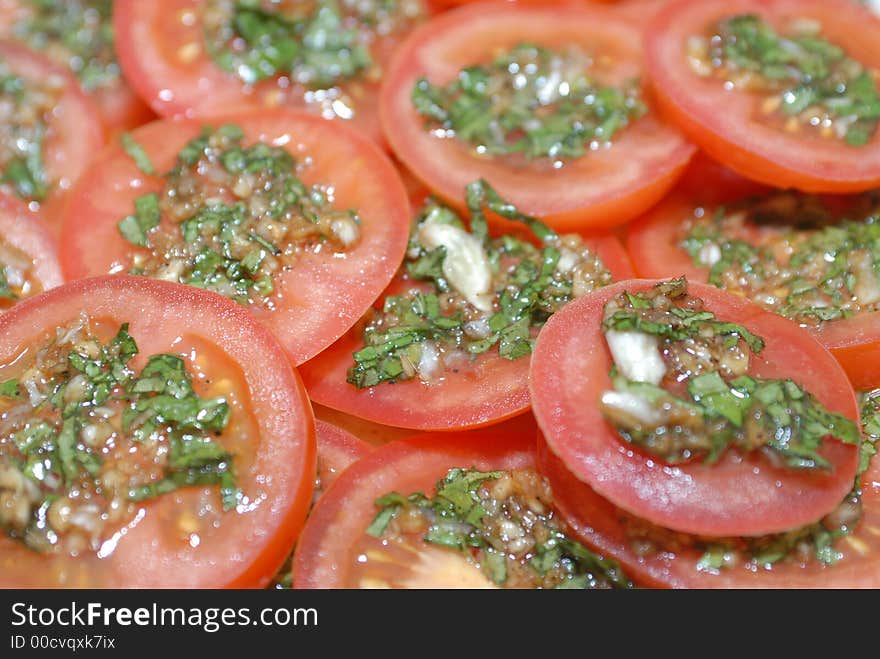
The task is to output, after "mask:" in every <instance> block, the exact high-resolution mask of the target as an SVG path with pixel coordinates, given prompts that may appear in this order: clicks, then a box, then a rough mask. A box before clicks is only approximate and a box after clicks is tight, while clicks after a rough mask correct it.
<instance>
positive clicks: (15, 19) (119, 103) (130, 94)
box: [0, 0, 155, 135]
mask: <svg viewBox="0 0 880 659" xmlns="http://www.w3.org/2000/svg"><path fill="white" fill-rule="evenodd" d="M37 4H40V5H42V4H46V3H33V2H28V1H26V0H0V38H2V39H16V38H18V37H19V33H20V27H21V25H22V23H24V22H27V21H29V20H31V18H32V16H33V12H34V5H37ZM50 4H51V3H50ZM63 4H64V3H57V4H56V5H55V6H56V7H59V6H61V5H63ZM79 4H82V5H87V4H89V3H79ZM59 15H61V11H60V10H59ZM74 28H75V26H70V30H71V32H72V31H73V30H74ZM68 36H70V37H73V38H74V39H77V38H78V35H76V34H69V35H68ZM41 52H43V53H44V54H46V55H48V56H49V58H50V59H52V61H54V62H55V63H56V64H58V65H59V66H62V67H68V68H73V67H74V66H77V65H78V66H82V65H83V62H82V59H81V57H80V56H79V55H78V54H77V53H76V52H75V51H72V50H70V49H69V48H68V47H67V45H66V44H65V43H64V39H58V41H57V42H54V41H53V40H52V37H51V36H50V37H49V38H48V39H47V42H46V43H45V44H44V48H42V49H41ZM117 68H118V67H117ZM84 92H85V94H86V95H87V96H89V97H91V98H92V100H93V101H94V102H95V105H96V106H97V108H98V112H99V113H100V116H101V121H102V123H103V125H104V128H105V129H106V131H107V132H108V134H111V135H112V134H114V133H117V132H119V131H123V130H129V129H131V128H135V127H137V126H139V125H141V124H143V123H146V122H147V121H149V120H150V119H151V118H153V117H154V116H155V115H154V114H153V112H152V111H151V110H150V108H149V107H147V105H146V103H144V102H143V101H142V100H141V99H140V97H139V96H138V95H137V94H135V93H134V91H133V90H132V89H131V88H130V87H129V86H128V83H127V82H126V81H125V79H124V78H123V77H122V75H121V74H119V75H117V76H116V77H115V78H114V79H112V80H108V82H107V84H101V85H100V86H97V87H95V88H94V89H92V90H86V89H84Z"/></svg>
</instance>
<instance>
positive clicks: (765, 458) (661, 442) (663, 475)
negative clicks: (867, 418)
mask: <svg viewBox="0 0 880 659" xmlns="http://www.w3.org/2000/svg"><path fill="white" fill-rule="evenodd" d="M530 390H531V394H532V406H533V409H534V411H535V416H536V417H537V419H538V423H539V425H540V426H541V429H542V430H543V432H544V435H545V436H546V439H547V442H548V444H549V445H550V447H551V449H552V450H553V452H554V453H556V455H557V456H559V458H560V459H561V460H562V461H563V462H564V463H565V465H566V466H567V468H568V469H569V470H571V471H572V473H574V474H575V476H576V477H577V478H578V479H580V480H582V481H584V482H586V483H588V484H589V485H590V486H591V487H593V488H594V489H595V490H596V491H597V492H598V493H599V494H601V495H602V496H604V497H606V498H608V499H609V500H611V501H612V502H613V503H615V504H616V505H618V506H620V507H621V508H623V509H624V510H627V511H628V512H630V513H631V514H633V515H637V516H638V517H641V518H643V519H646V520H648V521H650V522H652V523H655V524H658V525H661V526H664V527H666V528H671V529H674V530H678V531H682V532H685V533H694V534H699V535H706V536H727V535H735V536H738V535H764V534H767V533H776V532H781V531H787V530H790V529H793V528H798V527H801V526H804V525H806V524H810V523H813V522H816V521H817V520H818V519H820V518H821V517H823V516H824V515H826V514H828V513H829V512H831V510H833V509H834V508H835V507H836V506H837V505H838V504H839V503H840V501H841V500H842V499H843V497H844V495H845V494H846V493H847V492H848V491H849V489H850V488H851V487H852V482H853V478H854V476H855V472H856V468H857V465H858V458H859V456H858V454H859V450H858V443H859V434H858V428H857V426H856V422H857V419H858V407H857V405H856V400H855V395H854V393H853V390H852V387H851V386H850V384H849V382H848V380H847V379H846V375H845V373H844V372H843V370H842V369H841V368H840V367H839V366H838V365H837V363H836V362H835V361H834V358H833V357H832V356H831V355H830V354H829V353H828V352H827V351H826V350H825V349H824V348H822V346H821V345H820V344H819V343H818V342H816V341H815V340H814V339H812V337H810V335H809V334H808V333H806V332H805V331H803V330H802V329H801V328H799V327H797V326H796V325H795V324H794V323H791V322H790V321H788V320H786V319H784V318H781V317H779V316H777V315H775V314H772V313H770V312H767V311H764V310H762V309H761V308H760V307H757V306H756V305H754V304H752V303H751V302H748V301H746V300H743V299H742V298H739V297H737V296H733V295H731V294H729V293H725V292H723V291H719V290H718V289H716V288H713V287H710V286H706V285H704V284H688V283H687V282H686V281H685V280H683V279H682V280H673V281H669V282H655V281H643V280H637V281H630V282H623V283H620V284H616V285H614V286H611V287H608V288H605V289H602V290H600V291H596V292H595V293H592V294H590V295H588V296H585V297H584V298H582V299H580V300H577V301H575V302H573V303H571V304H569V305H568V306H567V307H566V308H564V309H563V310H562V311H561V312H559V313H558V314H555V315H554V316H553V317H552V318H551V319H550V321H549V322H548V323H547V326H546V327H545V328H544V330H543V331H542V332H541V334H540V336H539V337H538V341H537V344H536V346H535V354H534V356H533V358H532V368H531V372H530Z"/></svg>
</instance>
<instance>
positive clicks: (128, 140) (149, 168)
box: [119, 133, 156, 176]
mask: <svg viewBox="0 0 880 659" xmlns="http://www.w3.org/2000/svg"><path fill="white" fill-rule="evenodd" d="M119 139H120V141H121V142H122V148H123V149H125V152H126V153H127V154H128V155H130V156H131V158H132V160H134V164H135V165H137V168H138V169H139V170H141V171H142V172H143V173H144V174H147V175H148V176H155V175H156V168H155V167H153V163H152V162H151V161H150V157H149V156H148V155H147V152H146V151H144V147H142V146H141V145H140V144H138V143H137V142H136V141H135V139H134V138H133V137H132V136H131V133H122V135H121V136H120V138H119Z"/></svg>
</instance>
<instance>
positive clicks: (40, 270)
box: [0, 192, 63, 312]
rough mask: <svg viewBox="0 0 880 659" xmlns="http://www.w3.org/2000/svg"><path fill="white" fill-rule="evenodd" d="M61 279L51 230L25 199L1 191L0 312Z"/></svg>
mask: <svg viewBox="0 0 880 659" xmlns="http://www.w3.org/2000/svg"><path fill="white" fill-rule="evenodd" d="M62 281H63V279H62V276H61V265H60V264H59V263H58V246H57V245H56V244H55V239H54V237H53V236H52V235H51V233H50V232H49V229H48V228H47V227H45V226H44V225H43V223H42V222H41V221H40V220H39V219H37V217H36V216H35V215H33V214H32V213H31V212H30V211H28V208H27V206H25V205H24V203H23V202H21V201H19V200H18V199H16V198H15V197H12V196H10V195H7V194H4V193H2V192H0V312H2V311H3V310H4V309H8V308H9V307H11V306H12V305H13V304H16V303H17V302H19V301H20V300H22V299H24V298H26V297H30V296H32V295H36V294H37V293H41V292H42V291H45V290H49V289H50V288H54V287H55V286H59V285H60V284H61V283H62Z"/></svg>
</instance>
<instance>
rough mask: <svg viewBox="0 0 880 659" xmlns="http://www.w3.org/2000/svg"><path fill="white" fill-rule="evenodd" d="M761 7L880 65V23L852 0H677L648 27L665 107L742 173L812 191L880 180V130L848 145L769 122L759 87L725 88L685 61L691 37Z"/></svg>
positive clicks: (650, 56) (774, 19)
mask: <svg viewBox="0 0 880 659" xmlns="http://www.w3.org/2000/svg"><path fill="white" fill-rule="evenodd" d="M739 14H757V15H759V16H760V17H761V18H763V19H764V20H766V21H768V22H769V23H770V24H771V25H774V26H776V27H777V28H779V27H780V26H781V25H782V24H783V23H784V22H785V21H786V20H791V19H794V18H804V19H812V20H815V21H818V23H819V24H820V25H821V26H822V35H823V36H824V37H825V38H826V39H828V40H829V41H831V42H833V43H836V44H838V45H840V46H842V47H843V48H844V49H845V50H846V52H847V54H848V55H849V56H850V57H852V58H854V59H856V60H858V61H859V62H861V63H863V64H864V65H865V66H866V67H868V68H870V69H874V70H875V71H876V70H878V69H880V51H878V49H877V47H876V44H877V30H878V27H880V24H878V23H877V19H876V18H875V17H874V16H872V15H871V14H870V13H869V12H868V11H867V10H866V9H865V8H864V7H862V6H860V5H859V3H857V2H850V1H849V0H769V1H765V0H678V1H676V2H671V3H670V5H669V7H668V8H666V9H664V10H663V11H662V12H661V13H660V14H659V15H658V16H657V17H656V18H655V20H654V21H653V22H652V23H651V25H650V28H649V30H648V32H647V42H646V49H647V58H646V62H647V71H648V74H649V77H650V80H651V84H652V87H653V89H654V92H655V94H656V96H657V100H658V101H659V103H660V107H661V109H662V110H663V112H664V114H665V115H666V116H667V117H668V118H669V120H670V121H672V122H674V123H675V124H676V125H677V126H679V127H680V128H681V129H682V130H683V131H685V133H686V134H687V135H688V137H689V138H690V139H692V140H693V141H694V142H695V143H696V144H698V145H699V146H700V147H701V148H702V149H704V150H705V151H707V152H708V153H709V154H710V155H711V156H712V157H713V158H716V159H718V160H720V161H721V162H723V163H724V164H726V165H728V166H729V167H731V168H733V169H735V170H736V171H737V172H739V173H740V174H742V175H743V176H747V177H749V178H752V179H755V180H758V181H761V182H764V183H767V184H770V185H775V186H779V187H794V188H798V189H801V190H806V191H808V192H833V193H839V192H858V191H861V190H866V189H869V188H871V187H877V186H878V185H880V133H878V134H876V135H874V137H873V138H872V139H871V141H870V143H869V144H868V145H866V146H863V147H852V146H848V145H847V144H846V143H845V142H843V141H842V140H838V139H826V138H823V137H821V136H820V135H819V134H818V131H817V132H816V133H815V134H813V133H811V132H809V131H806V130H801V131H797V132H794V133H791V132H788V131H785V130H783V129H782V128H781V127H780V126H779V125H777V123H776V122H770V121H768V119H767V115H766V114H765V113H764V112H762V110H761V108H760V105H761V103H762V101H763V98H762V97H761V96H760V95H758V94H753V93H750V92H741V91H738V90H736V89H732V90H728V89H725V86H724V82H723V81H722V80H719V79H717V78H715V77H713V76H707V77H702V76H700V75H699V74H697V73H696V72H694V70H693V69H692V68H691V65H690V64H689V62H688V55H687V43H688V39H689V38H690V37H692V36H702V35H704V34H706V31H707V30H708V29H709V28H710V27H711V26H712V25H714V24H715V23H716V22H718V21H720V20H723V19H724V18H727V17H731V16H736V15H739Z"/></svg>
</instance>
